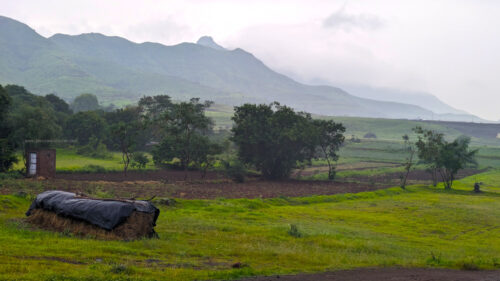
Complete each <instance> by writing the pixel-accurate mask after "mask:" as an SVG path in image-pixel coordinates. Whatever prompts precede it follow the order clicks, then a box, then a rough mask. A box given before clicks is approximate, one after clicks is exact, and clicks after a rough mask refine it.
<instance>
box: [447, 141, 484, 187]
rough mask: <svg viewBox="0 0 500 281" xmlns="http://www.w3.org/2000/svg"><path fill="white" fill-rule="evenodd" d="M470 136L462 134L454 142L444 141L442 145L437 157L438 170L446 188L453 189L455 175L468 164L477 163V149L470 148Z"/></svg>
mask: <svg viewBox="0 0 500 281" xmlns="http://www.w3.org/2000/svg"><path fill="white" fill-rule="evenodd" d="M469 144H470V138H469V137H466V136H461V137H458V138H457V139H455V140H454V141H453V142H446V141H445V142H444V144H443V145H442V146H441V147H440V151H439V157H438V159H437V166H438V167H439V168H440V169H439V170H438V171H439V173H440V175H441V179H442V180H443V183H444V187H445V189H451V187H452V185H453V180H454V179H455V175H456V174H457V173H458V171H459V170H461V169H463V168H465V167H467V165H469V164H472V165H477V162H476V160H475V155H476V153H477V151H478V150H477V149H476V150H469Z"/></svg>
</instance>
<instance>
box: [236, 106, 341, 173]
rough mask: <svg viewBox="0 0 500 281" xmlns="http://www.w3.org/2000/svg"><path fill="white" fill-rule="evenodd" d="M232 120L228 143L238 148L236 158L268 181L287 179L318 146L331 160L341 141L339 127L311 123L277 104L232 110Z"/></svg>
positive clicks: (336, 125)
mask: <svg viewBox="0 0 500 281" xmlns="http://www.w3.org/2000/svg"><path fill="white" fill-rule="evenodd" d="M232 119H233V121H234V127H233V128H232V133H233V136H232V138H231V139H232V141H233V142H234V143H235V144H236V145H237V146H238V157H239V158H240V159H241V160H242V161H243V162H244V163H247V164H251V165H254V166H255V167H256V169H257V170H259V171H260V172H261V173H262V175H263V176H264V177H265V178H268V179H281V178H286V177H288V176H289V175H290V173H291V171H292V169H293V168H295V167H296V166H297V162H303V161H310V160H311V159H312V158H313V157H315V155H316V150H317V147H318V145H320V144H322V145H323V148H324V152H325V153H326V154H325V155H327V156H329V157H330V159H332V158H331V157H335V156H336V154H335V153H334V151H335V150H336V149H337V148H338V146H339V145H340V144H341V143H342V142H343V140H344V139H343V135H342V132H343V131H344V128H343V127H342V126H341V125H339V124H335V123H334V122H333V121H332V122H329V121H317V122H314V121H313V120H312V118H311V115H310V114H307V113H303V112H298V113H297V112H295V111H294V110H293V109H291V108H290V107H287V106H283V105H280V104H279V103H277V102H274V103H272V104H269V105H266V104H260V105H255V104H245V105H242V106H238V107H235V113H234V116H233V118H232Z"/></svg>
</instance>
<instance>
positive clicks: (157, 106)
mask: <svg viewBox="0 0 500 281" xmlns="http://www.w3.org/2000/svg"><path fill="white" fill-rule="evenodd" d="M138 106H139V110H140V113H141V120H142V121H143V123H144V126H145V127H146V128H148V132H147V134H149V136H150V137H155V138H158V139H161V137H162V134H163V133H165V131H164V130H162V123H163V122H164V121H166V119H165V118H162V117H164V116H165V114H167V112H168V111H170V110H171V109H172V106H173V103H172V100H171V99H170V97H169V96H167V95H158V96H152V97H150V96H144V97H142V98H141V99H140V100H139V103H138Z"/></svg>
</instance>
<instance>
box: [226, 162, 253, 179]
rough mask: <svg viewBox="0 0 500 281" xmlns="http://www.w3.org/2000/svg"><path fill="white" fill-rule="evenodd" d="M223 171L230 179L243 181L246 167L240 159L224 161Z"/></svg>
mask: <svg viewBox="0 0 500 281" xmlns="http://www.w3.org/2000/svg"><path fill="white" fill-rule="evenodd" d="M224 171H225V173H226V176H227V177H228V178H230V179H232V180H233V181H234V182H240V183H241V182H244V181H245V176H246V174H247V169H246V168H245V165H243V163H241V162H240V161H233V162H231V163H230V162H225V165H224Z"/></svg>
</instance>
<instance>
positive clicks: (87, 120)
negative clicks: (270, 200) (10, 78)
mask: <svg viewBox="0 0 500 281" xmlns="http://www.w3.org/2000/svg"><path fill="white" fill-rule="evenodd" d="M76 100H78V101H76ZM75 105H78V109H79V110H81V111H79V112H77V113H75V114H74V113H73V111H72V109H71V107H70V105H69V104H68V103H66V102H65V101H64V100H62V99H60V98H59V97H57V96H55V95H47V96H45V97H42V96H35V95H33V94H31V93H29V92H28V91H27V90H26V89H24V88H23V87H20V86H15V85H9V86H6V87H5V88H3V87H1V86H0V145H1V150H0V171H6V170H8V169H9V168H10V167H11V166H12V164H13V163H14V162H15V161H16V158H15V156H14V151H15V149H20V148H21V149H22V148H24V145H25V143H24V140H27V139H42V140H43V139H55V138H62V137H65V138H67V139H75V140H76V141H77V144H78V145H79V146H80V148H79V151H82V152H83V153H85V152H87V153H93V155H94V154H95V155H94V156H100V155H99V151H101V150H106V149H111V150H118V151H121V152H122V160H123V164H124V172H125V173H126V172H127V169H128V167H129V165H130V162H131V157H132V153H134V152H135V151H143V150H146V149H148V147H149V146H152V150H151V152H152V155H153V160H154V162H155V164H157V165H170V166H172V165H173V160H174V159H177V160H178V162H177V164H175V165H177V167H179V168H181V169H183V170H184V171H186V172H187V170H188V169H189V168H196V169H198V170H201V171H203V172H206V170H207V169H209V168H210V167H211V166H213V164H214V162H215V160H216V156H217V155H219V154H221V153H222V152H223V151H224V149H227V147H228V145H227V142H226V143H225V145H222V143H221V142H220V141H219V142H217V141H214V138H213V137H212V136H213V131H212V127H213V121H212V120H211V119H210V118H208V117H207V116H205V111H206V110H207V109H208V108H209V107H210V106H211V105H212V102H209V101H205V102H201V101H200V100H199V99H191V100H189V101H185V102H178V103H174V102H172V100H171V98H170V97H169V96H167V95H159V96H153V97H147V96H146V97H143V98H141V99H140V100H139V102H138V104H137V105H135V106H128V107H125V108H122V109H116V110H112V111H109V112H106V111H104V110H103V109H102V108H100V107H99V108H98V109H97V110H90V111H89V110H86V109H89V108H93V109H95V108H96V105H97V106H98V101H97V99H96V98H95V96H92V95H82V96H80V97H79V98H77V99H75V102H74V103H73V107H75ZM232 119H233V121H234V126H233V128H232V135H231V137H230V141H232V142H233V143H234V144H235V146H236V149H237V158H238V160H239V161H241V163H242V164H245V165H247V166H251V167H254V168H255V169H256V170H258V171H260V172H261V174H262V176H263V177H265V178H268V179H282V178H286V177H288V176H289V175H290V173H291V172H292V170H293V169H294V168H296V167H297V166H301V165H303V164H304V163H306V164H307V163H310V162H311V160H312V159H313V158H322V159H326V161H327V163H328V168H329V169H328V178H329V179H333V178H334V177H335V165H334V163H335V162H336V161H337V159H338V154H337V152H338V149H339V148H340V146H341V145H342V143H343V142H344V132H345V128H344V127H343V126H342V124H339V123H335V122H333V121H332V120H317V119H312V117H311V115H310V114H308V113H304V112H295V111H294V110H293V109H291V108H289V107H287V106H283V105H280V104H279V103H276V102H275V103H272V104H268V105H266V104H260V105H255V104H245V105H242V106H238V107H235V113H234V116H233V118H232ZM414 131H415V133H416V134H417V136H418V141H416V142H415V143H414V144H413V143H411V142H410V140H409V137H408V136H404V137H403V139H404V140H405V149H407V150H408V151H409V152H410V157H409V159H408V161H407V163H406V165H405V168H406V173H405V174H404V176H403V177H402V183H401V185H402V187H404V186H405V185H406V178H407V176H408V174H409V171H410V169H411V168H412V166H413V162H414V160H413V159H414V154H415V153H417V155H418V157H419V159H420V161H421V162H423V163H425V164H426V165H427V166H428V170H429V171H430V172H431V173H432V175H433V179H434V184H437V181H438V176H440V177H441V180H442V181H443V182H444V184H445V187H446V188H451V186H452V184H453V180H454V178H455V176H456V173H457V172H458V171H459V170H460V169H462V168H464V167H465V166H466V165H468V164H471V163H474V155H475V154H476V152H477V151H475V150H472V151H471V150H469V143H470V139H468V138H466V137H460V138H457V139H455V140H454V141H451V142H449V141H446V140H445V138H444V135H443V134H441V133H437V132H434V131H430V130H424V129H422V128H421V127H417V128H415V129H414ZM143 158H144V157H143ZM143 160H144V159H143ZM145 161H147V159H145ZM225 161H226V162H228V160H227V159H226V160H225ZM226 165H229V163H226ZM235 166H236V167H238V166H241V164H239V163H236V164H235ZM203 174H204V173H203ZM186 175H187V174H186Z"/></svg>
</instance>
